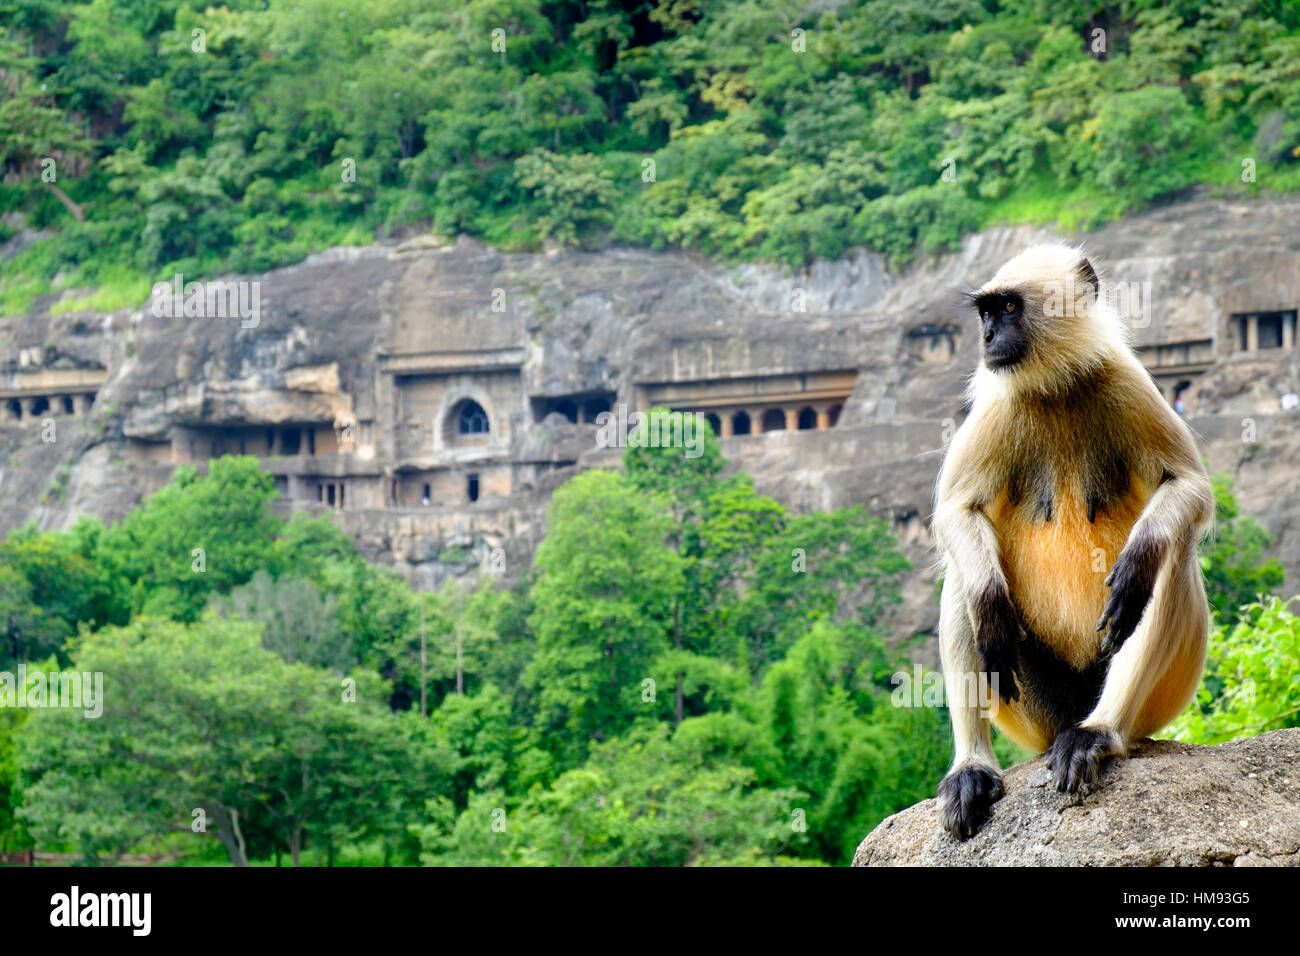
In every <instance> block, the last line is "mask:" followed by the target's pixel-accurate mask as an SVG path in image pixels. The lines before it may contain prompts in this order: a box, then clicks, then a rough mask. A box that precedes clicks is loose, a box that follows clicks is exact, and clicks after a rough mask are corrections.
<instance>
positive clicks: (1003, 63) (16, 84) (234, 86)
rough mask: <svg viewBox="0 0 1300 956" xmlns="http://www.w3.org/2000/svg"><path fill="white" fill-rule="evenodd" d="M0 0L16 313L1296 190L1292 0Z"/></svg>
mask: <svg viewBox="0 0 1300 956" xmlns="http://www.w3.org/2000/svg"><path fill="white" fill-rule="evenodd" d="M4 20H5V23H6V29H5V32H4V34H3V36H0V94H2V95H3V102H2V103H0V173H2V174H3V180H4V184H3V186H2V187H0V209H3V210H6V211H15V210H18V211H21V212H22V213H23V214H24V217H25V222H26V225H27V227H28V228H30V229H32V230H48V233H46V232H40V233H38V234H37V235H39V236H42V237H43V238H40V239H38V241H35V242H31V243H28V244H25V245H24V247H23V249H22V251H21V252H19V253H18V254H17V255H16V256H15V257H14V258H13V259H11V260H10V261H9V262H7V263H6V268H5V279H4V283H3V287H2V288H0V311H4V312H10V313H12V312H15V311H19V310H22V309H24V308H27V307H29V306H30V304H31V302H32V301H33V299H34V297H36V296H39V295H41V294H44V293H48V292H50V291H60V290H68V289H73V288H76V289H82V288H95V289H97V290H98V291H97V292H95V293H93V294H90V295H82V296H73V297H71V298H69V299H68V300H67V301H64V302H61V303H60V304H59V308H63V309H66V308H75V307H83V306H98V307H116V306H120V305H127V304H130V305H134V304H138V303H139V302H141V301H143V300H144V298H145V295H146V294H147V290H148V286H149V282H150V281H151V280H154V279H157V278H160V277H161V278H167V279H170V278H171V276H172V275H174V274H175V273H177V272H180V273H183V274H186V275H194V276H200V275H204V274H219V273H223V272H228V271H234V272H245V273H246V272H257V271H262V270H266V269H270V268H272V267H275V266H278V265H283V264H286V263H290V262H294V261H297V260H300V259H301V258H303V257H304V256H305V255H307V254H309V253H311V252H313V251H316V250H318V249H321V248H323V247H326V246H329V245H333V244H339V243H365V242H368V241H371V240H372V239H373V238H374V237H375V235H377V234H379V235H384V234H389V235H391V234H394V233H400V232H402V231H406V230H412V229H423V228H428V227H433V228H436V229H438V230H440V231H442V232H444V233H447V234H455V233H460V232H466V233H470V234H473V235H476V236H480V237H483V238H485V239H487V240H489V241H491V242H494V243H497V244H499V245H501V246H504V247H508V248H533V247H536V246H537V245H539V244H540V243H541V242H543V241H545V240H553V241H556V242H560V243H583V244H597V243H605V242H621V243H634V244H644V245H649V246H654V247H662V246H669V245H671V246H680V247H685V248H689V249H696V250H700V251H702V252H705V253H708V254H713V255H718V256H722V257H726V258H753V257H760V258H764V259H768V260H775V261H783V262H787V263H792V264H800V263H804V262H806V261H808V260H810V259H811V258H814V257H819V256H820V257H830V258H834V257H837V256H839V255H841V254H843V253H844V252H845V251H846V250H847V249H849V248H850V247H853V246H858V245H862V246H867V247H870V248H874V249H878V250H882V251H884V252H886V253H889V254H890V255H891V256H893V257H894V258H895V259H896V260H902V259H905V258H907V257H908V256H910V255H912V254H914V251H915V250H916V249H917V248H925V249H930V248H936V247H939V246H942V245H945V244H951V243H953V242H954V241H956V240H957V239H958V238H959V237H960V236H961V235H962V234H963V233H964V232H966V231H969V230H972V229H976V228H979V227H982V226H985V225H990V224H995V223H998V222H1004V221H1010V222H1020V221H1030V220H1035V221H1059V222H1060V223H1061V224H1062V225H1063V226H1065V227H1074V226H1089V225H1093V224H1096V223H1098V222H1101V221H1103V220H1106V219H1109V218H1113V217H1115V216H1118V215H1119V214H1121V213H1122V212H1124V211H1125V210H1127V209H1130V208H1132V207H1134V206H1136V205H1140V204H1143V203H1146V202H1149V201H1151V200H1154V199H1157V198H1159V197H1162V196H1166V195H1169V194H1172V193H1176V192H1177V191H1179V190H1182V189H1184V188H1186V187H1189V186H1192V185H1195V184H1206V185H1209V186H1212V187H1224V188H1229V187H1230V188H1234V189H1238V190H1254V189H1256V188H1261V187H1262V188H1268V189H1288V188H1295V187H1296V186H1297V185H1300V66H1298V65H1297V64H1300V7H1297V6H1296V5H1295V4H1293V3H1289V2H1287V0H1212V2H1204V0H1194V2H1193V0H1177V2H1173V3H1170V2H1169V0H1125V2H1104V0H1067V2H1057V0H1001V2H997V0H938V2H933V0H850V2H843V3H832V4H808V3H805V2H778V3H770V2H766V0H764V2H755V0H712V2H705V0H673V2H670V3H651V2H648V0H587V2H577V0H574V2H565V0H560V2H554V0H550V2H548V0H468V2H467V0H385V2H382V3H380V2H370V0H341V2H340V0H328V2H326V0H294V2H292V3H290V2H288V0H284V2H281V0H274V2H267V0H232V2H230V3H227V4H224V5H222V6H216V7H213V6H209V5H207V4H206V3H197V4H192V3H187V2H181V0H157V2H152V3H146V4H140V3H136V2H129V0H92V2H88V3H74V2H66V0H37V2H28V3H21V4H17V5H13V4H10V5H8V7H7V8H4ZM17 223H18V221H17V220H14V219H12V218H11V219H9V220H7V222H6V225H4V226H3V227H0V228H2V229H3V232H0V242H2V241H4V240H5V239H6V238H8V234H10V233H12V232H13V231H14V230H15V229H16V228H18V225H17ZM29 238H30V235H29Z"/></svg>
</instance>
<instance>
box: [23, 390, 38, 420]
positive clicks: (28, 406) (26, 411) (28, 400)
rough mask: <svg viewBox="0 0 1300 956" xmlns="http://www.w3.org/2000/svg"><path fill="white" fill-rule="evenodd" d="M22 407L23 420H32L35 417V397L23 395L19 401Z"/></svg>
mask: <svg viewBox="0 0 1300 956" xmlns="http://www.w3.org/2000/svg"><path fill="white" fill-rule="evenodd" d="M19 401H20V402H21V403H22V406H23V418H32V417H34V416H35V415H36V396H35V395H24V396H23V397H22V398H20V399H19Z"/></svg>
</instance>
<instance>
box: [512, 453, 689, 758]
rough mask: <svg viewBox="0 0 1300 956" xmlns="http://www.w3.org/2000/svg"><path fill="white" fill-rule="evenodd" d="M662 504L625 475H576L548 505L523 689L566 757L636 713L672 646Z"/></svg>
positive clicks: (676, 580)
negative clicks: (655, 667) (654, 668)
mask: <svg viewBox="0 0 1300 956" xmlns="http://www.w3.org/2000/svg"><path fill="white" fill-rule="evenodd" d="M665 510H666V509H665V508H664V503H663V502H662V501H657V500H656V499H655V497H654V496H653V495H652V494H651V493H645V492H641V493H638V492H637V490H636V489H635V488H634V487H633V486H632V485H631V483H630V482H629V481H628V480H627V479H626V478H624V477H623V476H621V475H618V474H613V473H611V472H605V471H591V472H586V473H584V474H581V475H578V476H577V477H576V478H574V479H572V480H571V481H569V482H568V483H566V484H565V485H563V486H562V487H561V488H559V489H558V490H557V491H556V493H555V496H554V497H553V498H552V500H551V507H550V509H549V512H548V517H547V522H548V527H549V528H550V532H549V533H548V534H547V536H546V538H545V540H543V541H542V543H541V545H540V546H539V547H538V549H537V556H536V559H535V560H534V568H535V570H536V571H537V573H538V577H537V580H536V582H535V583H534V585H533V589H532V599H533V613H532V617H531V618H530V619H529V626H530V628H531V630H532V632H533V633H534V634H535V635H536V638H537V648H536V651H535V653H534V655H533V659H532V661H531V662H530V663H529V665H528V667H527V669H526V670H525V671H524V674H523V680H524V684H525V685H526V686H527V687H528V688H529V689H530V690H531V691H532V693H533V696H534V702H535V706H536V708H537V712H538V717H539V719H540V720H541V721H542V723H543V726H544V727H545V728H547V729H549V730H564V731H567V733H565V734H563V735H557V736H556V737H553V738H551V739H552V740H555V741H557V742H559V741H563V742H564V744H565V749H564V751H563V752H564V753H565V754H566V756H567V757H569V758H570V759H571V758H572V757H574V756H576V755H579V754H581V753H582V752H583V750H584V746H585V743H586V741H587V740H589V739H593V738H594V739H608V737H609V736H612V735H615V734H617V733H618V732H619V731H620V730H622V729H623V728H624V727H626V726H627V725H628V723H629V720H630V719H631V716H632V715H634V714H635V713H636V708H637V704H638V701H639V699H640V693H641V681H642V680H643V679H644V678H645V677H647V676H649V668H650V664H651V662H652V661H653V660H654V659H655V658H656V657H657V656H658V655H659V654H661V653H662V652H663V651H664V650H666V649H667V647H668V639H669V638H668V634H669V620H670V617H669V615H670V612H671V608H672V602H673V595H674V594H676V593H677V592H678V591H679V590H680V589H681V581H682V569H681V561H680V558H679V557H678V555H677V554H676V553H675V552H674V551H672V550H671V549H669V548H668V547H667V545H665V543H664V538H665V536H666V535H667V534H668V531H669V529H670V522H669V520H668V517H667V515H666V514H665V513H664V512H665Z"/></svg>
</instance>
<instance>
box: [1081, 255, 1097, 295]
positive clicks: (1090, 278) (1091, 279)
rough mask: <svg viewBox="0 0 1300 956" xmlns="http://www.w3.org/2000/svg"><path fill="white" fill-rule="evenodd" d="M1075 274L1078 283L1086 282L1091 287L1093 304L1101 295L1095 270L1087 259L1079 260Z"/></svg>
mask: <svg viewBox="0 0 1300 956" xmlns="http://www.w3.org/2000/svg"><path fill="white" fill-rule="evenodd" d="M1076 272H1077V274H1078V276H1079V281H1080V282H1086V283H1088V284H1089V285H1090V286H1092V298H1093V301H1094V302H1095V301H1096V300H1097V296H1099V295H1101V284H1100V283H1099V282H1098V281H1097V270H1096V269H1094V268H1093V267H1092V263H1091V262H1089V261H1088V260H1087V259H1080V260H1079V265H1078V266H1077V267H1076Z"/></svg>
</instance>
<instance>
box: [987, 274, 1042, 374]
mask: <svg viewBox="0 0 1300 956" xmlns="http://www.w3.org/2000/svg"><path fill="white" fill-rule="evenodd" d="M975 308H976V309H978V310H979V315H980V329H981V332H982V338H983V342H984V362H985V364H987V365H988V367H989V368H991V369H1004V368H1011V366H1013V365H1015V364H1016V363H1017V362H1019V361H1020V360H1021V359H1023V358H1024V357H1025V353H1026V352H1028V351H1029V335H1028V333H1027V332H1026V331H1025V326H1024V313H1025V303H1024V300H1022V299H1021V298H1020V296H1018V295H1016V293H1014V292H988V293H985V294H984V295H981V296H979V297H978V298H976V300H975Z"/></svg>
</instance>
